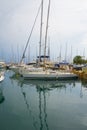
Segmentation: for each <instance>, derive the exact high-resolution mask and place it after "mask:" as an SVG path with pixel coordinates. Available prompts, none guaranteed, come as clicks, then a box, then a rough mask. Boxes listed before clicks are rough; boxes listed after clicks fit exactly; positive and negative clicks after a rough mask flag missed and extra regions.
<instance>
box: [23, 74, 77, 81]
mask: <svg viewBox="0 0 87 130" xmlns="http://www.w3.org/2000/svg"><path fill="white" fill-rule="evenodd" d="M22 76H23V77H24V79H32V80H37V79H41V80H69V79H77V78H78V76H77V75H75V74H60V75H55V74H38V75H37V74H23V75H22Z"/></svg>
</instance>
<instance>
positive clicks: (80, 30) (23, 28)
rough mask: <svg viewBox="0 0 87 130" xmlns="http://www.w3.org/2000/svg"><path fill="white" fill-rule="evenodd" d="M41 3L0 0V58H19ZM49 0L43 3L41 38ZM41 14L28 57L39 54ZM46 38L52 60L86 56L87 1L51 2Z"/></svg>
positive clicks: (55, 0) (60, 0)
mask: <svg viewBox="0 0 87 130" xmlns="http://www.w3.org/2000/svg"><path fill="white" fill-rule="evenodd" d="M40 3H41V0H3V1H2V0H0V59H1V58H7V56H8V57H9V58H11V57H12V55H16V57H17V56H18V55H19V54H20V55H22V53H23V49H24V47H25V45H26V42H27V39H28V36H29V34H30V31H31V28H32V26H33V23H34V20H35V17H36V14H37V11H38V8H39V6H40ZM47 5H48V0H44V12H43V13H44V15H43V38H42V43H43V44H44V37H45V36H44V33H45V26H46V17H47ZM39 33H40V14H39V16H38V19H37V22H36V25H35V28H34V31H33V34H32V37H31V40H30V56H31V57H33V58H35V56H36V55H37V54H38V49H37V48H38V45H39ZM48 37H49V39H50V47H51V50H50V51H51V52H50V53H51V57H52V58H54V59H55V58H57V57H58V56H59V51H60V46H61V55H62V57H63V59H64V58H65V57H64V56H65V52H66V51H65V50H66V49H65V48H66V45H67V57H68V58H70V55H71V47H72V55H73V56H75V55H82V56H83V55H85V56H86V57H87V51H86V49H87V0H51V8H50V18H49V29H48Z"/></svg>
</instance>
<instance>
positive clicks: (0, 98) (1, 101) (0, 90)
mask: <svg viewBox="0 0 87 130" xmlns="http://www.w3.org/2000/svg"><path fill="white" fill-rule="evenodd" d="M4 100H5V98H4V96H3V90H2V88H0V104H1V103H3V102H4Z"/></svg>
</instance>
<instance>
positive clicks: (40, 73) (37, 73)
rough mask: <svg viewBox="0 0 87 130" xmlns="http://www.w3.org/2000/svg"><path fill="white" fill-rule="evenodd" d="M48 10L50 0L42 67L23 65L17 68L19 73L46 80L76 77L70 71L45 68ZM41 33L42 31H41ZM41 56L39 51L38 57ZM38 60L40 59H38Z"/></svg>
mask: <svg viewBox="0 0 87 130" xmlns="http://www.w3.org/2000/svg"><path fill="white" fill-rule="evenodd" d="M42 11H43V0H42ZM49 11H50V0H49V4H48V14H47V24H46V33H45V48H44V61H43V63H44V67H43V68H42V67H31V68H28V67H24V68H20V69H19V73H20V75H22V76H23V77H24V79H44V80H45V79H46V80H48V79H49V80H50V79H51V80H53V79H54V80H56V79H74V78H75V79H76V78H77V75H76V74H73V73H70V72H61V71H53V70H51V69H47V68H46V46H47V45H46V44H47V32H48V21H49ZM41 31H42V17H41ZM41 35H42V32H41ZM41 35H40V49H41V37H42V36H41ZM40 56H41V51H39V58H40ZM39 62H40V59H39Z"/></svg>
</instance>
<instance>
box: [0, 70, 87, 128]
mask: <svg viewBox="0 0 87 130" xmlns="http://www.w3.org/2000/svg"><path fill="white" fill-rule="evenodd" d="M0 130H87V82H86V81H81V80H67V81H64V80H62V81H42V80H40V81H36V80H27V81H26V80H23V78H22V77H19V76H18V75H15V74H14V73H13V72H12V71H6V73H5V79H4V81H3V82H1V83H0Z"/></svg>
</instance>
